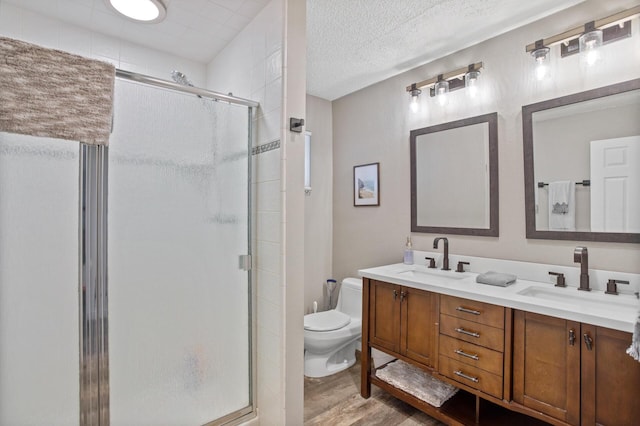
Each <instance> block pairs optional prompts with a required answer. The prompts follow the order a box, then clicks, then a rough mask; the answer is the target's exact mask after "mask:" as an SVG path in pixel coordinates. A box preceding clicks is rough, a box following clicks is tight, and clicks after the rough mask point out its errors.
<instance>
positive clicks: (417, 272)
mask: <svg viewBox="0 0 640 426" xmlns="http://www.w3.org/2000/svg"><path fill="white" fill-rule="evenodd" d="M398 274H400V275H404V276H406V277H411V278H418V279H425V278H429V277H433V278H440V279H446V280H461V279H463V278H467V276H468V275H466V274H465V273H463V272H462V273H461V272H453V271H443V270H440V269H430V268H429V269H427V268H424V269H422V268H420V269H418V268H417V267H414V268H410V269H406V270H404V271H400V272H398Z"/></svg>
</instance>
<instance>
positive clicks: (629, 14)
mask: <svg viewBox="0 0 640 426" xmlns="http://www.w3.org/2000/svg"><path fill="white" fill-rule="evenodd" d="M636 15H640V5H638V6H634V7H632V8H631V9H627V10H624V11H622V12H618V13H615V14H613V15H610V16H607V17H606V18H602V19H598V20H595V21H592V23H593V28H594V29H601V30H603V32H604V33H603V43H607V42H610V41H614V40H618V39H620V38H623V37H629V36H630V35H631V22H630V19H632V18H634V17H635V16H636ZM621 23H622V24H623V25H620V24H621ZM589 24H591V23H587V25H589ZM627 26H628V30H627V29H625V28H626V27H627ZM609 28H613V30H609ZM616 28H621V30H619V31H617V30H616ZM605 30H606V31H605ZM617 32H621V33H623V34H625V35H619V36H614V34H616V33H617ZM627 32H628V35H627V34H626V33H627ZM584 33H585V25H581V26H579V27H575V28H572V29H570V30H567V31H565V32H563V33H560V34H556V35H554V36H551V37H547V38H545V39H542V44H543V46H545V47H550V46H553V45H556V44H558V43H563V44H567V45H569V44H572V43H574V41H573V40H574V39H575V43H577V40H578V37H580V36H581V35H582V34H584ZM606 33H609V35H608V36H605V34H606ZM536 43H537V42H534V43H531V44H528V45H527V46H526V47H525V50H526V51H527V52H533V51H534V50H536V49H537V48H538V47H536ZM570 50H573V49H570ZM572 53H577V52H575V51H572V52H571V53H569V54H572ZM563 56H566V55H563Z"/></svg>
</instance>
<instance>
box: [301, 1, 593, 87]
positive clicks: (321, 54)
mask: <svg viewBox="0 0 640 426" xmlns="http://www.w3.org/2000/svg"><path fill="white" fill-rule="evenodd" d="M582 1H584V0H533V1H526V0H375V1H373V0H308V1H307V34H308V39H307V92H308V93H310V94H312V95H315V96H319V97H321V98H324V99H329V100H334V99H337V98H339V97H341V96H344V95H346V94H348V93H351V92H354V91H356V90H359V89H361V88H363V87H366V86H369V85H371V84H373V83H376V82H378V81H381V80H384V79H387V78H389V77H391V76H394V75H397V74H399V73H401V72H404V71H407V70H410V69H412V68H415V67H417V66H419V65H423V64H425V63H428V62H431V61H433V60H435V59H438V58H441V57H443V56H446V55H448V54H450V53H453V52H455V51H458V50H460V49H463V48H465V47H468V46H471V45H474V44H476V43H479V42H481V41H483V40H487V39H489V38H492V37H495V36H497V35H499V34H502V33H504V32H507V31H509V30H511V29H514V28H517V27H520V26H522V25H525V24H527V23H530V22H533V21H535V20H538V19H541V18H543V17H545V16H548V15H550V14H553V13H555V12H557V11H559V10H562V9H565V8H567V7H569V6H572V5H575V4H577V3H581V2H582ZM523 48H524V46H523ZM478 60H481V58H478Z"/></svg>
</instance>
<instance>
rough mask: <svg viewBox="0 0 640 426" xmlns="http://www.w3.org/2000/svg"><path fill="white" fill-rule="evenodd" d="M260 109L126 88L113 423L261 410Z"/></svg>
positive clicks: (113, 240) (190, 421)
mask: <svg viewBox="0 0 640 426" xmlns="http://www.w3.org/2000/svg"><path fill="white" fill-rule="evenodd" d="M248 127H249V126H248V110H247V108H246V107H240V106H234V105H230V104H229V103H226V102H216V101H213V100H210V99H205V98H198V97H196V96H194V95H190V94H185V93H179V92H174V91H170V90H165V89H160V88H155V87H151V86H145V85H141V84H138V83H134V82H129V81H124V80H117V81H116V93H115V117H114V130H113V134H112V137H111V142H110V146H109V211H108V223H109V225H108V227H109V229H108V245H109V250H108V275H109V360H110V363H109V364H110V365H109V374H110V402H111V424H112V425H132V424H135V425H197V424H204V423H207V422H211V421H214V420H216V419H218V418H221V417H224V416H227V415H229V414H230V413H234V412H237V411H238V410H242V409H245V408H246V407H248V406H250V404H251V398H250V391H251V386H250V379H251V377H250V365H251V358H250V351H251V349H250V312H249V306H250V305H249V300H250V286H249V272H247V271H244V270H241V269H239V266H238V256H239V255H243V254H247V253H248V250H249V246H248V240H249V234H248V232H249V231H248V229H249V228H248V225H249V222H248V217H249V215H248V210H249V206H248V199H249V197H248V179H249V175H248V165H249V155H248V154H249V153H248Z"/></svg>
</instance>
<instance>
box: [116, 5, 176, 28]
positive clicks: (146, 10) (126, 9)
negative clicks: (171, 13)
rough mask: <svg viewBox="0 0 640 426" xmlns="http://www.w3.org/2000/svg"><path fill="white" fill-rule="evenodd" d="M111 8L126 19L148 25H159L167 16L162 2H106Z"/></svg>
mask: <svg viewBox="0 0 640 426" xmlns="http://www.w3.org/2000/svg"><path fill="white" fill-rule="evenodd" d="M105 3H106V4H107V6H108V7H109V8H111V9H112V10H114V11H116V12H118V14H120V15H122V16H124V17H125V18H128V19H131V20H133V21H136V22H144V23H148V24H152V23H158V22H161V21H162V20H164V18H165V17H166V16H167V7H166V6H165V4H164V3H163V1H162V0H105Z"/></svg>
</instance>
